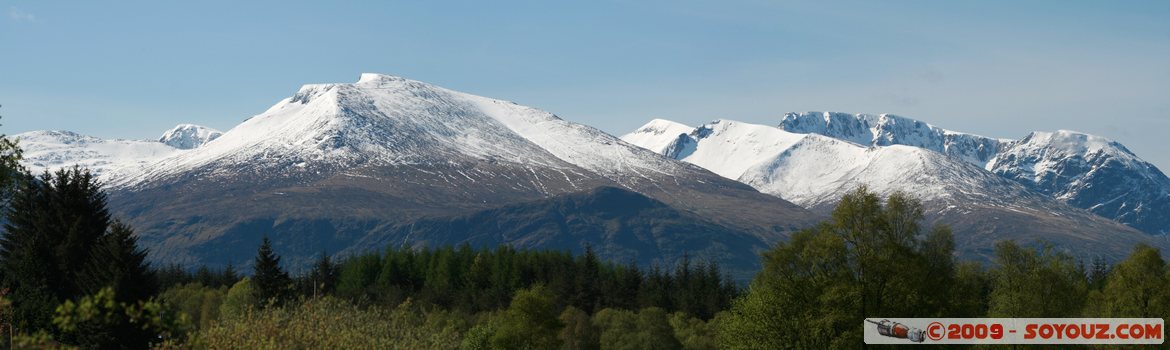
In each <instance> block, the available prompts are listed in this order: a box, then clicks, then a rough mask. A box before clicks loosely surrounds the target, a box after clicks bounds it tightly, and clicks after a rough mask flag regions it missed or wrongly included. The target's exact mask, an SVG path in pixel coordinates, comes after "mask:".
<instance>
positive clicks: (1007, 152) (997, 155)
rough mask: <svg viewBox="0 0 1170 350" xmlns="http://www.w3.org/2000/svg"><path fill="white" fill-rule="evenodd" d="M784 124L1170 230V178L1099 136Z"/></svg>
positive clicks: (822, 118)
mask: <svg viewBox="0 0 1170 350" xmlns="http://www.w3.org/2000/svg"><path fill="white" fill-rule="evenodd" d="M779 126H780V128H782V129H784V130H787V131H791V132H795V133H816V134H820V135H825V136H829V137H832V138H836V139H840V140H845V141H849V142H853V143H857V144H861V145H873V146H885V145H907V146H914V147H920V148H924V149H928V150H931V151H935V152H938V153H942V154H946V155H949V156H952V157H955V158H957V159H961V160H964V161H966V162H968V163H971V164H974V165H976V166H978V167H981V168H983V169H986V170H989V171H992V172H994V173H996V174H999V175H1001V176H1004V177H1006V178H1008V179H1011V180H1014V181H1016V182H1019V183H1021V184H1023V185H1025V186H1026V187H1028V188H1030V189H1032V190H1035V191H1038V192H1041V193H1044V194H1047V195H1049V196H1052V197H1053V198H1057V199H1059V200H1062V201H1064V202H1066V203H1068V204H1070V205H1073V206H1075V207H1078V208H1083V209H1088V210H1090V211H1092V212H1093V213H1096V214H1098V215H1101V216H1104V217H1106V218H1110V219H1113V220H1117V221H1118V222H1121V223H1124V224H1126V225H1129V226H1132V227H1134V228H1137V229H1139V230H1142V231H1144V232H1147V233H1153V234H1162V233H1168V232H1170V178H1167V177H1166V175H1165V174H1164V173H1162V172H1161V171H1160V170H1158V169H1157V168H1156V167H1155V166H1154V165H1152V164H1150V163H1148V162H1146V161H1143V160H1141V159H1140V158H1138V157H1137V156H1136V155H1134V154H1133V152H1130V151H1129V150H1128V149H1126V148H1125V146H1122V145H1121V144H1119V143H1117V142H1114V141H1111V140H1108V139H1105V138H1102V137H1099V136H1093V135H1088V134H1083V133H1077V132H1072V131H1058V132H1055V133H1046V132H1035V133H1032V134H1030V135H1029V136H1027V137H1025V138H1024V139H1022V140H1001V139H992V138H988V137H982V136H977V135H971V134H965V133H960V132H954V131H950V130H945V129H942V128H939V127H935V126H933V125H930V124H927V123H924V122H921V121H917V120H913V119H909V118H905V117H899V116H894V115H889V114H882V115H870V114H845V113H832V112H807V113H788V114H786V115H785V116H784V118H783V119H782V120H781V122H780V124H779Z"/></svg>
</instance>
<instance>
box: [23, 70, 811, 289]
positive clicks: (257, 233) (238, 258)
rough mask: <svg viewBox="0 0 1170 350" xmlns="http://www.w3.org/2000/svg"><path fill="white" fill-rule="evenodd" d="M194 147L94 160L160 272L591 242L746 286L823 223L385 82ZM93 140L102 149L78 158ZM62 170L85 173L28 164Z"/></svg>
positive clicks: (694, 174)
mask: <svg viewBox="0 0 1170 350" xmlns="http://www.w3.org/2000/svg"><path fill="white" fill-rule="evenodd" d="M168 134H175V133H168ZM178 134H184V135H199V134H201V133H178ZM36 135H40V134H37V133H32V134H21V135H15V137H17V138H20V139H21V140H25V139H26V137H29V136H36ZM203 139H208V140H209V141H207V142H206V143H205V144H202V145H199V146H198V147H194V148H192V149H188V150H173V151H168V152H170V153H169V154H162V152H159V153H151V154H150V155H151V156H152V157H153V156H156V155H157V156H158V157H153V158H151V159H142V158H135V157H132V156H126V157H124V156H125V155H132V154H133V152H122V151H121V150H119V151H118V152H113V154H107V155H105V156H95V157H93V158H95V159H107V160H109V159H118V160H122V161H123V162H122V163H121V164H123V165H122V166H114V165H112V164H114V163H115V162H114V161H112V160H111V161H109V162H105V163H102V164H105V165H106V167H105V168H104V169H102V175H101V179H102V181H104V182H105V183H106V184H107V185H108V187H107V188H108V192H109V198H110V204H111V206H112V207H113V208H114V211H115V213H116V214H118V215H119V216H120V217H123V218H125V219H126V220H127V221H128V222H129V223H131V224H132V225H133V226H134V227H135V228H136V229H137V230H138V233H139V236H140V241H141V242H143V243H144V244H145V245H146V246H147V247H148V248H150V250H151V252H152V253H151V254H152V257H153V258H155V259H156V260H158V261H164V262H165V261H173V262H184V263H188V264H191V263H194V264H200V263H203V264H209V265H221V264H226V263H236V264H241V263H247V262H248V261H249V260H248V259H250V257H251V256H252V255H253V254H254V249H255V247H256V246H257V244H258V243H259V241H260V239H261V237H262V236H264V235H268V236H270V237H271V238H272V239H273V241H274V246H275V248H276V249H277V251H278V252H280V253H281V254H283V255H285V256H286V261H288V262H289V263H290V264H291V265H293V266H304V265H307V263H308V262H309V261H310V260H311V259H312V258H313V256H315V255H316V254H319V253H321V252H322V251H326V252H330V253H341V254H349V253H356V252H361V251H367V250H377V249H382V248H383V247H385V246H387V245H409V246H420V245H440V244H461V243H469V244H476V245H496V244H512V245H516V246H518V247H521V248H536V247H539V248H554V249H568V250H572V251H575V252H580V251H581V250H582V249H583V248H584V247H585V246H587V245H588V246H592V247H594V248H595V250H597V251H598V253H599V255H601V256H602V257H604V258H607V259H610V260H614V261H618V262H636V263H638V264H640V265H643V266H647V265H651V264H660V265H667V264H673V263H674V262H675V261H676V260H678V259H680V258H682V257H683V256H684V255H690V256H691V257H692V258H700V259H705V260H712V261H717V262H720V263H721V264H723V265H724V266H725V267H726V268H727V269H729V270H730V271H732V272H733V273H736V274H739V275H742V276H747V275H748V274H750V273H751V272H752V271H754V269H755V268H757V266H758V261H757V259H756V258H755V253H757V252H759V251H760V250H763V249H765V248H766V247H767V246H768V244H770V243H771V242H775V241H777V240H779V239H782V238H783V237H785V236H786V235H787V234H788V233H789V232H792V231H794V230H797V229H799V228H801V227H805V226H808V225H811V224H812V223H814V222H815V221H816V220H819V219H820V217H819V216H818V215H816V214H813V213H811V212H809V211H807V210H806V209H804V208H802V207H800V206H797V205H795V204H792V203H790V202H787V201H785V200H783V199H780V198H778V197H775V196H770V195H766V194H762V193H759V192H758V191H756V190H754V189H752V188H751V187H750V186H747V185H744V184H742V183H739V182H736V181H733V180H729V179H726V178H723V177H721V176H718V175H716V174H713V173H711V172H709V171H707V170H705V169H702V168H700V167H698V166H694V165H691V164H688V163H685V162H678V161H674V160H671V159H668V158H665V157H662V156H660V155H658V154H656V153H654V152H650V151H647V150H645V149H642V148H640V147H637V146H633V145H630V144H628V143H626V142H623V141H621V140H619V139H618V138H616V137H613V136H611V135H609V134H606V133H604V132H601V131H599V130H597V129H594V128H591V127H588V126H584V125H580V124H576V123H572V122H568V121H565V120H563V119H561V118H559V117H557V116H555V115H553V114H551V113H548V112H545V111H541V110H538V109H535V108H531V107H525V106H521V105H518V104H515V103H511V102H507V101H501V100H495V99H490V98H485V97H480V96H474V95H470V94H465V93H460V92H457V91H452V90H448V89H443V88H440V87H436V86H433V85H429V84H425V83H422V82H418V81H414V80H409V79H404V78H399V77H394V76H388V75H380V74H363V75H362V76H361V78H360V80H359V81H358V82H356V83H351V84H312V85H306V86H304V87H302V88H301V89H300V90H298V91H297V92H296V93H295V94H293V95H292V96H291V97H289V98H286V99H284V100H282V101H279V102H278V103H277V104H275V105H273V106H272V107H271V108H269V109H268V110H267V111H265V112H263V113H261V114H259V115H256V116H253V117H251V118H249V119H247V120H246V121H244V122H243V123H241V124H240V125H238V126H236V127H234V128H232V129H231V130H229V131H227V132H225V133H223V134H222V135H220V136H218V137H215V138H210V137H207V138H203ZM201 140H202V139H201ZM21 142H22V145H23V146H25V147H31V148H33V152H30V155H31V154H33V153H34V152H46V153H52V151H51V150H46V149H38V146H39V145H41V144H49V142H39V143H33V142H27V141H21ZM110 142H111V143H114V144H118V145H122V144H125V143H128V142H129V141H110ZM59 143H61V144H68V145H81V144H79V143H77V142H65V141H60V142H59ZM91 145H104V143H101V142H96V141H91V142H87V143H85V144H84V145H82V146H79V147H83V148H84V147H90V148H92V147H91ZM135 145H137V146H142V147H141V149H160V148H161V149H164V150H168V149H171V148H173V147H170V148H164V147H169V146H166V145H162V143H160V142H154V141H149V142H147V141H143V142H139V143H136V144H135ZM64 153H65V154H69V155H78V156H79V157H81V156H85V157H89V156H93V154H89V153H83V152H64ZM99 153H100V152H99ZM38 159H53V160H55V161H56V162H53V163H50V162H46V161H41V160H38ZM129 159H135V160H133V161H129ZM70 162H75V163H79V164H82V165H88V164H92V163H97V161H90V160H82V159H78V158H73V159H72V160H70V159H69V158H68V156H59V157H56V158H53V157H30V158H29V159H27V160H26V163H28V164H30V165H32V166H42V167H49V166H60V165H66V164H68V163H70Z"/></svg>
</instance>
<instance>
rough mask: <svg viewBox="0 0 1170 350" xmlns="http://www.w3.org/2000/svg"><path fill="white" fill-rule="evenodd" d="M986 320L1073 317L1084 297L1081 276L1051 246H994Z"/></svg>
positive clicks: (1084, 283) (1066, 257) (1006, 243)
mask: <svg viewBox="0 0 1170 350" xmlns="http://www.w3.org/2000/svg"><path fill="white" fill-rule="evenodd" d="M995 265H996V266H995V268H994V269H992V270H991V271H990V275H991V286H992V289H991V294H990V296H989V300H988V311H987V313H988V316H989V317H1076V316H1079V314H1080V311H1081V307H1082V306H1084V301H1085V297H1086V294H1087V281H1086V279H1085V273H1084V271H1083V270H1082V269H1080V268H1079V267H1078V265H1077V263H1076V262H1075V261H1074V260H1073V259H1072V257H1071V256H1069V255H1067V254H1063V253H1056V252H1053V250H1052V248H1051V247H1044V248H1042V249H1040V250H1036V249H1026V248H1023V247H1020V246H1019V245H1016V244H1015V243H1014V242H1011V241H1004V242H1000V243H998V244H996V246H995Z"/></svg>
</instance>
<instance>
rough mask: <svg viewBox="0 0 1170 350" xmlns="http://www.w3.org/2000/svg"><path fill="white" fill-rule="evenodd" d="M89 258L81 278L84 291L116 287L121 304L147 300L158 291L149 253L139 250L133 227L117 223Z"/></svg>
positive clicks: (116, 294)
mask: <svg viewBox="0 0 1170 350" xmlns="http://www.w3.org/2000/svg"><path fill="white" fill-rule="evenodd" d="M90 256H91V259H92V261H91V263H89V264H88V265H87V266H86V269H85V271H86V273H85V274H84V275H82V276H79V277H81V280H80V282H82V283H84V284H85V285H84V286H83V287H84V289H85V290H87V291H92V290H99V291H100V290H101V289H102V288H103V287H113V290H114V293H115V294H114V295H115V296H116V297H117V299H118V301H121V302H134V301H138V300H145V299H147V298H149V297H150V296H152V295H154V294H155V293H156V292H157V291H158V283H157V280H156V279H155V275H154V273H153V271H151V270H150V266H149V264H148V263H147V262H146V251H145V250H143V249H140V248H138V239H137V238H135V237H134V231H133V229H131V228H130V226H128V225H126V224H124V223H122V222H120V221H115V222H114V223H113V224H112V225H111V227H110V231H109V233H108V234H106V235H105V236H103V237H102V239H101V240H100V242H99V243H98V244H97V245H95V246H94V247H93V251H92V252H91V253H90Z"/></svg>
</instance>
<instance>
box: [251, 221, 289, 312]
mask: <svg viewBox="0 0 1170 350" xmlns="http://www.w3.org/2000/svg"><path fill="white" fill-rule="evenodd" d="M254 268H255V270H254V272H253V274H252V282H253V283H254V286H255V289H254V291H255V293H256V300H257V301H259V302H260V303H261V306H265V305H268V304H269V303H274V304H276V305H279V304H281V303H283V302H284V301H285V300H286V299H288V296H289V288H291V285H292V279H291V278H289V276H288V273H287V272H285V271H284V270H283V269H281V268H280V256H278V255H276V253H275V252H273V251H272V242H271V241H269V240H268V236H264V240H263V241H261V243H260V249H258V250H257V251H256V264H255V266H254Z"/></svg>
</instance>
